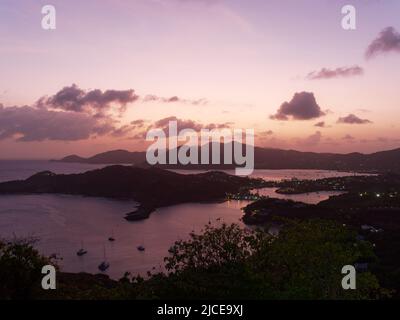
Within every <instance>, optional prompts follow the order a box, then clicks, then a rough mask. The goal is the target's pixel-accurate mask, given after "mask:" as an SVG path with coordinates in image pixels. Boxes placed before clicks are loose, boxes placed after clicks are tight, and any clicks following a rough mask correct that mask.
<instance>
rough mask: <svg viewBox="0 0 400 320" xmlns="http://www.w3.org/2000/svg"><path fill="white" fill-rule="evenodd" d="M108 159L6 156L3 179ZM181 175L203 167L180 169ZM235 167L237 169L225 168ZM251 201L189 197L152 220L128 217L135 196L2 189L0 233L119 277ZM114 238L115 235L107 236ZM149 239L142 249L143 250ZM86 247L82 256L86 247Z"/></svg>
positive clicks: (238, 214) (307, 173) (317, 196)
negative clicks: (66, 160) (106, 266)
mask: <svg viewBox="0 0 400 320" xmlns="http://www.w3.org/2000/svg"><path fill="white" fill-rule="evenodd" d="M101 167H104V165H90V164H79V163H61V162H51V161H39V160H37V161H8V160H7V161H0V182H3V181H10V180H20V179H26V178H28V177H30V176H31V175H33V174H35V173H37V172H41V171H46V170H49V171H52V172H54V173H59V174H61V173H63V174H70V173H80V172H85V171H88V170H93V169H98V168H101ZM174 171H175V172H178V173H181V174H189V173H200V172H204V171H187V170H174ZM226 172H227V173H233V171H232V172H231V171H226ZM348 175H354V173H349V172H338V171H325V170H255V171H254V173H253V175H252V176H254V177H259V178H263V179H267V180H274V181H278V180H282V179H291V178H298V179H321V178H327V177H340V176H348ZM275 190H276V189H275V188H264V189H262V190H261V191H260V193H261V194H263V195H268V196H271V197H277V198H285V199H293V200H296V201H302V202H306V203H318V202H320V201H323V200H326V199H328V198H329V197H330V196H332V195H337V194H338V192H318V193H317V192H313V193H308V194H303V195H280V194H277V193H275ZM248 203H249V202H246V201H226V202H223V203H201V204H200V203H189V204H181V205H176V206H171V207H166V208H161V209H158V210H156V211H155V212H153V213H152V214H151V216H150V218H149V219H147V220H143V221H137V222H128V221H126V220H125V219H124V216H125V214H126V213H128V212H130V211H132V209H133V208H134V207H135V206H136V205H137V203H136V202H134V201H120V200H112V199H104V198H94V197H83V196H70V195H54V194H44V195H1V196H0V238H2V239H6V240H9V239H21V238H28V239H32V241H33V242H34V246H35V247H36V248H37V249H38V250H39V251H40V252H41V253H42V254H44V255H48V256H49V255H53V256H56V257H57V263H58V265H59V266H60V268H61V270H62V271H65V272H87V273H100V271H99V270H98V265H99V264H100V263H101V262H102V261H104V260H106V261H108V262H109V263H110V268H109V269H108V270H107V271H106V272H105V273H106V274H108V275H109V276H110V277H111V278H113V279H119V278H121V277H122V276H123V275H124V274H125V273H126V272H129V273H130V274H131V275H139V274H140V275H142V276H146V274H147V272H148V271H150V272H153V273H154V272H159V271H163V270H164V258H165V257H166V256H168V254H169V253H168V249H169V248H170V247H171V246H172V245H173V244H174V242H175V241H177V240H181V239H188V237H189V234H190V233H191V232H196V233H199V232H201V231H202V230H203V228H204V226H205V225H206V224H212V225H214V226H218V225H220V224H222V223H228V224H230V223H237V224H239V225H240V226H242V227H245V226H244V224H243V223H242V221H241V218H242V216H243V212H242V208H243V207H244V206H246V205H247V204H248ZM110 237H112V238H114V239H115V241H113V242H110V241H109V240H108V238H110ZM138 246H143V247H144V248H145V250H144V251H139V250H138V249H137V247H138ZM82 247H83V248H84V249H85V250H87V254H86V255H84V256H81V257H78V256H77V254H76V252H77V251H78V250H79V249H80V248H82Z"/></svg>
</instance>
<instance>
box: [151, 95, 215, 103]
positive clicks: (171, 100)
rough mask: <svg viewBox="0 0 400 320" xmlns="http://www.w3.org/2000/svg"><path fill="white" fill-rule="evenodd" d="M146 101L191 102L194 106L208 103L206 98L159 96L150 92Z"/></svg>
mask: <svg viewBox="0 0 400 320" xmlns="http://www.w3.org/2000/svg"><path fill="white" fill-rule="evenodd" d="M143 101H144V102H161V103H183V104H191V105H194V106H198V105H206V104H207V103H208V101H207V100H206V99H198V100H190V99H182V98H180V97H178V96H172V97H169V98H164V97H159V96H156V95H154V94H148V95H146V96H145V97H144V98H143Z"/></svg>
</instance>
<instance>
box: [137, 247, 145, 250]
mask: <svg viewBox="0 0 400 320" xmlns="http://www.w3.org/2000/svg"><path fill="white" fill-rule="evenodd" d="M137 249H138V250H139V251H144V250H146V248H145V247H143V246H138V247H137Z"/></svg>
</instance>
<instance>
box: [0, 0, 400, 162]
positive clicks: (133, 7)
mask: <svg viewBox="0 0 400 320" xmlns="http://www.w3.org/2000/svg"><path fill="white" fill-rule="evenodd" d="M46 4H51V5H54V6H55V8H56V10H57V29H56V30H43V29H42V28H41V19H42V14H41V8H42V6H43V5H46ZM345 4H352V5H354V6H355V7H356V9H357V29H356V30H344V29H343V28H342V25H341V19H342V14H341V8H342V7H343V5H345ZM399 32H400V1H398V0H384V1H383V0H362V1H361V0H359V1H357V0H350V1H349V0H347V1H339V0H268V1H267V0H85V1H75V0H69V1H57V0H46V1H38V0H1V2H0V39H1V45H0V72H1V76H0V148H1V151H2V152H1V154H0V158H2V159H35V158H55V157H62V156H65V155H68V154H73V153H74V154H79V155H82V156H88V155H93V154H95V153H98V152H103V151H107V150H111V149H121V148H123V149H127V150H131V151H133V150H144V148H145V145H144V143H143V134H144V133H145V132H146V130H147V129H148V128H154V127H160V126H161V127H162V125H163V124H164V123H166V119H167V118H171V119H177V121H178V122H179V123H180V125H181V127H182V128H185V127H192V128H195V129H200V128H203V127H210V128H212V127H231V128H243V129H246V128H253V129H254V130H255V132H256V133H257V136H256V144H257V145H259V146H263V147H273V148H282V149H289V148H290V149H297V150H302V151H316V152H341V153H342V152H353V151H358V152H375V151H380V150H385V149H391V148H397V147H400V135H399V133H400V121H399V117H400V110H399V108H400V98H399V92H400V90H399V84H400V33H399Z"/></svg>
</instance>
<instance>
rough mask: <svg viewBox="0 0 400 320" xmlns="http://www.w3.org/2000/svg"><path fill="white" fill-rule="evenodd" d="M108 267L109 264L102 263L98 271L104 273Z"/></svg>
mask: <svg viewBox="0 0 400 320" xmlns="http://www.w3.org/2000/svg"><path fill="white" fill-rule="evenodd" d="M109 267H110V264H109V263H108V262H106V261H103V262H102V263H100V265H99V270H100V271H102V272H104V271H106V270H107V269H108V268H109Z"/></svg>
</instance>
